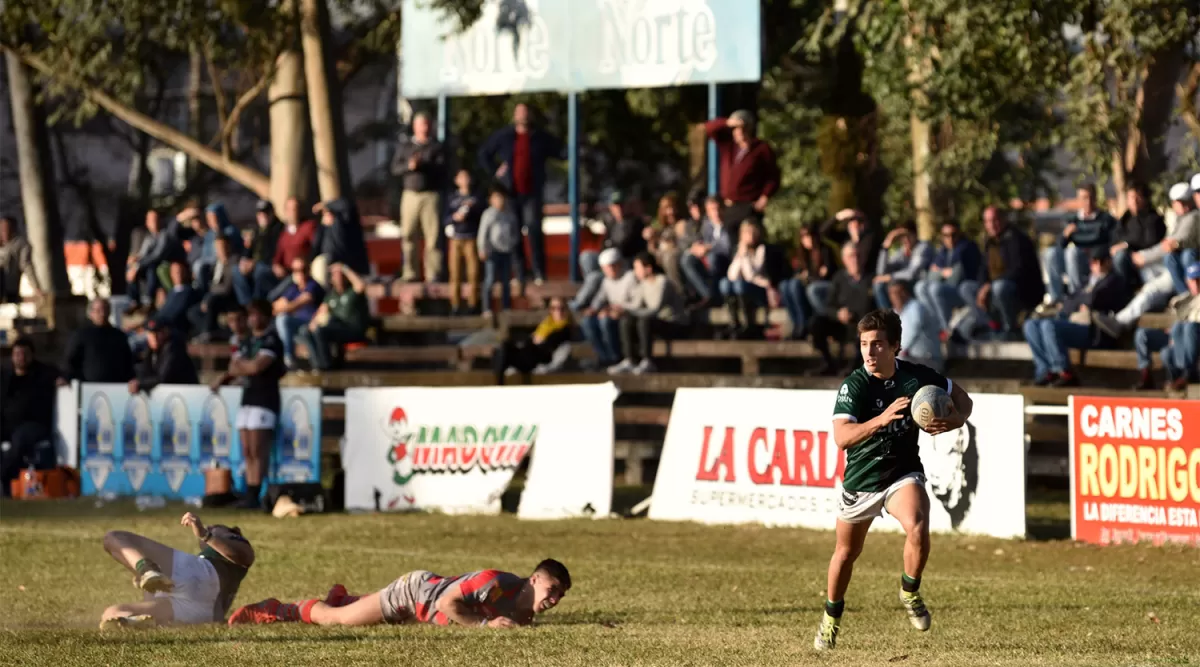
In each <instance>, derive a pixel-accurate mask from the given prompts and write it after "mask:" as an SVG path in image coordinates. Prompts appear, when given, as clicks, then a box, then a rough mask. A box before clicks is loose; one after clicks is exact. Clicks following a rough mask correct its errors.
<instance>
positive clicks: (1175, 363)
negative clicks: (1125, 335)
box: [1133, 262, 1200, 391]
mask: <svg viewBox="0 0 1200 667" xmlns="http://www.w3.org/2000/svg"><path fill="white" fill-rule="evenodd" d="M1186 277H1187V287H1188V291H1187V293H1186V294H1177V295H1175V296H1174V297H1173V298H1172V299H1171V301H1170V303H1168V304H1167V312H1169V313H1170V314H1171V319H1172V323H1171V326H1170V328H1168V329H1165V330H1158V329H1149V328H1145V327H1143V328H1140V329H1138V330H1137V332H1136V333H1135V334H1134V336H1133V346H1134V349H1135V350H1137V362H1138V371H1139V372H1140V374H1141V378H1140V380H1139V381H1138V384H1137V385H1136V386H1135V387H1134V389H1138V390H1152V389H1154V378H1153V377H1152V375H1151V373H1150V364H1151V357H1152V356H1153V355H1154V353H1155V352H1158V353H1160V356H1161V357H1162V364H1163V368H1164V369H1165V370H1166V373H1167V386H1168V387H1169V388H1171V389H1173V390H1175V391H1183V390H1184V389H1186V388H1187V385H1188V383H1189V382H1200V262H1193V263H1192V265H1191V266H1189V267H1188V269H1187V274H1186Z"/></svg>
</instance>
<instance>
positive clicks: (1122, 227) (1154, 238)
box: [1109, 183, 1167, 287]
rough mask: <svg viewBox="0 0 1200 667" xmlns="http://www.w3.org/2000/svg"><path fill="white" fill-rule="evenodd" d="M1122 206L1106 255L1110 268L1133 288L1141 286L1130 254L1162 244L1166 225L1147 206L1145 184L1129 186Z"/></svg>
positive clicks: (1156, 213)
mask: <svg viewBox="0 0 1200 667" xmlns="http://www.w3.org/2000/svg"><path fill="white" fill-rule="evenodd" d="M1125 204H1126V209H1125V213H1124V214H1122V215H1121V219H1120V220H1119V221H1118V222H1117V228H1116V230H1115V231H1114V232H1113V245H1112V246H1111V247H1110V248H1109V252H1110V253H1111V254H1112V258H1113V268H1114V269H1115V270H1116V271H1117V273H1120V274H1121V277H1122V278H1124V279H1125V284H1126V285H1128V286H1130V287H1136V286H1140V284H1141V283H1142V281H1143V276H1142V275H1141V272H1140V271H1139V270H1138V268H1137V267H1136V266H1134V265H1133V253H1135V252H1140V251H1142V250H1146V249H1147V248H1152V247H1154V246H1156V245H1158V244H1159V243H1160V242H1162V240H1163V237H1164V236H1166V235H1167V224H1166V222H1164V221H1163V217H1162V215H1160V214H1159V212H1158V211H1156V210H1154V206H1152V205H1151V204H1150V193H1149V189H1148V188H1147V187H1146V186H1145V184H1142V183H1139V184H1136V185H1132V186H1130V187H1129V189H1128V190H1127V191H1126V192H1125ZM1151 279H1153V276H1151Z"/></svg>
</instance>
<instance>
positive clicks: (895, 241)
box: [872, 220, 933, 349]
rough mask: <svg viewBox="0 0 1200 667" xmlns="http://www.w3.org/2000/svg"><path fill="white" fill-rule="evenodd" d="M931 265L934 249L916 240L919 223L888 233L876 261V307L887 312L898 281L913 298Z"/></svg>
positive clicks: (905, 224)
mask: <svg viewBox="0 0 1200 667" xmlns="http://www.w3.org/2000/svg"><path fill="white" fill-rule="evenodd" d="M931 263H933V246H931V245H929V244H928V243H926V242H924V241H922V240H921V239H919V238H918V237H917V223H915V222H913V221H912V220H909V221H908V222H905V223H904V224H903V225H901V226H899V227H897V228H896V229H893V230H892V231H890V232H888V235H887V236H886V237H884V239H883V246H882V247H881V249H880V251H879V259H878V260H876V265H875V277H874V278H873V279H872V281H873V283H874V285H875V305H876V306H878V307H879V308H881V309H885V310H886V309H888V308H891V307H892V299H891V297H890V295H889V290H890V289H891V283H892V282H893V281H896V280H901V281H904V282H905V283H906V284H907V286H908V290H909V296H910V297H911V296H912V285H915V284H916V282H917V281H918V280H920V279H921V278H924V277H925V272H926V271H928V270H929V265H930V264H931ZM896 312H897V313H899V312H900V311H896ZM929 314H930V315H933V313H929ZM901 320H903V318H901ZM901 349H903V345H901Z"/></svg>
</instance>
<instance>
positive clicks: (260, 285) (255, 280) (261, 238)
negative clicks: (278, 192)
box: [233, 199, 283, 305]
mask: <svg viewBox="0 0 1200 667" xmlns="http://www.w3.org/2000/svg"><path fill="white" fill-rule="evenodd" d="M254 209H255V212H254V221H255V223H256V224H255V225H254V229H253V230H252V231H251V234H250V247H249V249H248V252H247V253H246V256H245V257H242V258H241V259H240V260H239V261H238V270H237V271H235V272H234V273H233V288H234V290H235V291H236V292H237V298H238V303H240V304H242V305H246V304H247V303H250V301H251V300H252V299H265V298H267V295H268V294H270V293H271V289H272V288H273V287H275V285H276V284H278V282H279V279H278V278H276V277H275V274H274V273H273V272H272V271H271V263H272V261H273V260H274V259H275V248H276V247H277V246H278V245H279V236H280V234H282V233H283V223H282V222H280V221H279V218H277V217H275V208H274V207H273V206H271V202H269V201H267V200H265V199H260V200H258V203H257V204H255V207H254Z"/></svg>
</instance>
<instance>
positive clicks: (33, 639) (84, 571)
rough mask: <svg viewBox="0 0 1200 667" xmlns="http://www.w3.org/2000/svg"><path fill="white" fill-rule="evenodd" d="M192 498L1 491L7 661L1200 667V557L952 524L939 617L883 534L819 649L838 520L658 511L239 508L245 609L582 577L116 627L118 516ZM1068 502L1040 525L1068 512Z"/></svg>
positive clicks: (0, 589)
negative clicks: (806, 524) (446, 616)
mask: <svg viewBox="0 0 1200 667" xmlns="http://www.w3.org/2000/svg"><path fill="white" fill-rule="evenodd" d="M183 511H184V508H182V507H181V506H180V507H175V506H172V507H168V508H167V509H165V510H158V511H151V512H145V513H140V512H137V511H136V510H135V509H134V508H133V507H132V505H131V504H121V503H116V504H110V505H106V506H104V507H101V508H96V507H94V505H93V503H92V502H91V501H71V502H65V503H54V504H37V503H27V504H16V503H5V504H0V595H2V597H0V604H2V607H0V609H2V613H0V665H10V664H11V665H50V666H53V667H68V666H71V665H86V666H87V667H95V666H97V665H188V666H189V667H199V666H201V665H203V666H205V667H208V666H213V665H235V664H236V665H259V664H261V665H333V666H338V667H341V666H348V665H402V666H403V665H413V666H416V665H489V666H494V665H522V664H537V665H587V666H588V667H597V666H599V665H872V664H902V665H1090V666H1099V665H1104V666H1107V665H1188V664H1194V665H1200V550H1196V549H1185V548H1182V547H1162V548H1155V547H1149V546H1145V547H1110V548H1104V549H1101V548H1096V547H1091V546H1085V545H1077V544H1074V543H1071V542H1069V541H1063V540H1048V541H1040V542H1032V541H1031V542H1021V541H1005V540H994V539H986V538H975V537H960V536H935V540H934V548H933V554H932V557H931V560H930V565H929V569H928V570H927V572H926V576H925V578H924V584H923V586H922V590H923V591H924V593H925V598H926V600H927V601H928V603H929V605H930V608H931V610H932V611H933V619H934V623H933V629H932V631H931V632H929V633H926V634H921V633H918V632H917V631H915V630H913V629H912V628H911V627H910V626H909V624H908V621H907V619H906V618H905V616H904V614H903V612H902V611H901V609H900V606H899V603H898V602H897V600H896V591H897V589H898V586H899V578H900V550H901V544H902V537H901V536H898V535H892V534H877V535H873V536H872V537H871V539H870V540H869V541H868V544H867V549H866V553H865V554H864V555H863V558H862V560H860V561H859V564H858V566H857V568H856V570H855V576H854V582H853V584H852V586H851V590H850V594H849V595H848V597H847V612H846V617H845V620H844V622H843V626H842V635H841V638H840V644H839V648H838V650H837V652H836V653H833V654H827V655H818V654H815V653H814V652H813V651H812V648H811V642H812V635H813V632H814V630H815V628H816V624H817V621H818V620H819V615H820V609H821V602H822V600H823V597H824V589H825V566H826V563H827V562H828V558H829V553H830V550H831V547H832V533H830V532H819V531H805V530H789V529H767V528H761V527H705V526H699V525H693V524H669V523H655V522H650V521H645V520H611V521H561V522H547V523H532V522H521V521H517V520H516V519H515V518H513V517H511V516H502V517H493V518H466V517H463V518H451V517H441V516H416V515H412V516H397V515H389V516H374V515H325V516H312V517H304V518H301V519H293V520H283V521H280V520H275V519H272V518H270V517H267V516H262V515H258V514H252V515H244V514H243V515H237V514H234V513H231V512H217V511H211V512H209V511H206V512H202V513H201V516H202V517H203V518H204V519H205V520H206V521H208V522H210V523H212V522H227V523H233V522H236V523H237V524H238V525H240V526H242V527H243V530H244V531H245V532H246V534H247V535H248V536H249V537H250V538H251V539H252V540H253V542H254V544H255V545H256V548H257V550H258V554H259V558H258V563H257V564H256V565H255V566H254V568H253V570H252V571H251V572H250V575H249V576H248V577H247V579H246V581H245V583H244V585H243V586H242V590H241V594H240V595H239V598H238V602H239V603H246V602H252V601H256V600H259V599H261V598H264V597H268V596H275V597H279V598H281V599H284V600H292V599H299V598H305V597H314V596H319V595H322V594H324V592H325V591H326V590H327V589H328V588H329V586H330V585H331V584H333V583H335V582H341V583H344V584H346V585H347V586H348V587H349V588H350V590H351V591H354V592H365V591H370V590H375V589H378V588H381V587H382V586H384V585H386V584H387V583H388V582H389V581H391V580H392V579H393V578H395V577H396V576H398V575H399V574H401V573H403V572H405V571H408V570H412V569H418V568H422V569H431V570H434V571H438V572H441V573H459V572H465V571H469V570H473V569H480V568H484V567H498V568H502V569H508V570H512V571H515V572H518V573H522V574H524V573H526V572H527V571H528V570H529V568H531V567H532V566H533V565H534V564H535V563H536V562H537V561H538V560H539V559H540V558H542V557H544V556H553V557H556V558H559V559H561V560H563V561H564V562H565V563H566V564H567V565H568V567H569V568H570V569H571V571H572V576H573V578H574V580H575V587H574V589H572V591H571V592H570V594H569V595H568V596H567V597H566V598H565V600H564V601H563V603H562V604H561V605H559V607H558V608H557V609H555V610H553V611H551V612H550V613H549V614H547V615H545V616H544V617H543V618H542V620H541V622H540V623H539V627H536V628H534V629H521V630H513V631H494V630H479V629H466V628H453V629H446V628H434V627H429V626H417V627H379V628H363V629H328V628H316V627H310V626H294V625H286V626H284V625H274V626H266V627H241V628H237V629H228V628H226V627H224V626H216V625H214V626H209V627H191V628H170V629H160V630H153V631H147V632H119V633H115V634H103V635H102V634H101V633H100V632H99V631H97V630H96V629H95V628H96V622H97V620H98V618H99V615H100V613H101V611H102V610H103V609H104V607H105V606H107V605H109V604H112V603H114V602H120V601H132V600H135V599H137V598H138V593H137V592H136V591H134V590H133V589H132V587H131V586H130V585H129V576H128V575H126V574H125V573H124V571H123V570H122V569H121V568H120V567H119V566H118V565H116V563H114V562H113V561H111V560H110V559H109V558H108V556H107V555H106V554H105V553H104V551H103V550H102V548H101V546H100V540H101V537H102V536H103V534H104V532H105V531H106V530H110V529H118V528H119V529H126V530H132V531H136V532H139V533H143V534H146V535H148V536H150V537H153V538H155V539H158V540H160V541H162V542H165V543H167V544H170V545H172V546H175V547H177V548H181V549H191V548H192V545H193V544H194V543H193V541H192V540H191V539H189V537H190V534H189V533H188V531H187V530H186V529H185V528H182V527H180V526H179V525H178V519H179V516H180V514H182V512H183ZM1063 517H1065V508H1064V507H1063V506H1062V505H1061V504H1049V505H1036V506H1034V507H1033V508H1032V509H1031V522H1033V523H1035V524H1040V525H1043V526H1045V525H1050V524H1055V523H1058V524H1059V525H1061V521H1062V519H1063Z"/></svg>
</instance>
